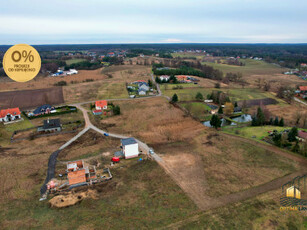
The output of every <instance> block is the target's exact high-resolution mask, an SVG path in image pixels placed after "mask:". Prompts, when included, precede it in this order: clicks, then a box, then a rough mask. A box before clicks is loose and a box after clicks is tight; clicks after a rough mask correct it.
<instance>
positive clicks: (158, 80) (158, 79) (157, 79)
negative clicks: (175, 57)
mask: <svg viewBox="0 0 307 230" xmlns="http://www.w3.org/2000/svg"><path fill="white" fill-rule="evenodd" d="M156 82H157V83H158V84H160V83H161V79H160V78H159V77H158V76H157V77H156Z"/></svg>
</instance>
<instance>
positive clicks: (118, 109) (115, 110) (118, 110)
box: [113, 105, 120, 115]
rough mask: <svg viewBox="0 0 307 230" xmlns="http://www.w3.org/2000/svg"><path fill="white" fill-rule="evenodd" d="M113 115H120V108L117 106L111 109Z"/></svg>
mask: <svg viewBox="0 0 307 230" xmlns="http://www.w3.org/2000/svg"><path fill="white" fill-rule="evenodd" d="M113 114H114V115H120V107H119V106H118V105H116V106H114V107H113Z"/></svg>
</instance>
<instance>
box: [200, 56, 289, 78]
mask: <svg viewBox="0 0 307 230" xmlns="http://www.w3.org/2000/svg"><path fill="white" fill-rule="evenodd" d="M240 61H241V62H243V63H245V66H236V65H227V64H217V63H212V62H203V64H206V65H209V66H212V67H213V68H215V69H218V70H221V71H223V72H224V74H226V73H228V72H232V73H236V72H241V73H242V74H243V75H245V76H248V75H256V74H257V75H258V74H259V75H261V74H276V73H282V72H283V70H284V69H283V68H280V67H278V66H276V65H273V64H270V63H267V62H265V61H256V60H252V59H241V60H240Z"/></svg>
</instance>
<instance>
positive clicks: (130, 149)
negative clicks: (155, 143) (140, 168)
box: [121, 137, 139, 159]
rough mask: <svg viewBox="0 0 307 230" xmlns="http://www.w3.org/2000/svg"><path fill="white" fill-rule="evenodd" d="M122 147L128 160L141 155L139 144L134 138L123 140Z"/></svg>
mask: <svg viewBox="0 0 307 230" xmlns="http://www.w3.org/2000/svg"><path fill="white" fill-rule="evenodd" d="M121 147H122V151H123V154H124V157H125V158H126V159H128V158H133V157H137V156H138V155H139V144H138V143H137V141H136V140H135V139H134V138H132V137H130V138H125V139H121Z"/></svg>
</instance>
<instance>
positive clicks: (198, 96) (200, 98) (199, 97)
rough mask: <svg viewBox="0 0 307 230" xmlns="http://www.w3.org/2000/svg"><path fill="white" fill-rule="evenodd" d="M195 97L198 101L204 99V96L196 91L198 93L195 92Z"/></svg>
mask: <svg viewBox="0 0 307 230" xmlns="http://www.w3.org/2000/svg"><path fill="white" fill-rule="evenodd" d="M195 98H196V100H199V101H202V100H204V96H203V95H202V94H201V93H200V92H198V93H197V94H196V96H195Z"/></svg>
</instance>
